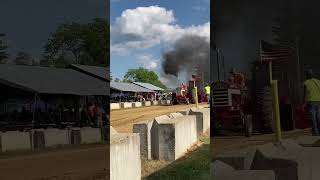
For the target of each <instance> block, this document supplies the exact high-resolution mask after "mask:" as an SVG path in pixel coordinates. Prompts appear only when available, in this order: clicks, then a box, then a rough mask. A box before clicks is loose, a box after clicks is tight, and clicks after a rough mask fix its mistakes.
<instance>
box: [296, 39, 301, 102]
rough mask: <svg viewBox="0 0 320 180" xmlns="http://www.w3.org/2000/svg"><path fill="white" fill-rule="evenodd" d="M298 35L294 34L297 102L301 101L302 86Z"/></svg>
mask: <svg viewBox="0 0 320 180" xmlns="http://www.w3.org/2000/svg"><path fill="white" fill-rule="evenodd" d="M299 44H300V37H299V36H296V56H297V57H296V58H297V64H296V68H297V69H296V71H297V81H298V83H297V86H298V87H297V91H298V92H297V93H298V104H300V103H301V88H302V85H301V67H300V52H299V51H300V46H299Z"/></svg>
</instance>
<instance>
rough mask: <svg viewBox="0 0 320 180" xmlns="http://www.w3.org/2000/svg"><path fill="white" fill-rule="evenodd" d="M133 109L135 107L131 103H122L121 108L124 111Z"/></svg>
mask: <svg viewBox="0 0 320 180" xmlns="http://www.w3.org/2000/svg"><path fill="white" fill-rule="evenodd" d="M132 107H133V105H132V103H131V102H122V103H121V108H122V109H127V108H132Z"/></svg>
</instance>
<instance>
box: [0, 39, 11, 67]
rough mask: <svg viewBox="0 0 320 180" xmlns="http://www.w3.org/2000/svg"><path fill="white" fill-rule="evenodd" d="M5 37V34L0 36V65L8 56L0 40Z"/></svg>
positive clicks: (5, 47)
mask: <svg viewBox="0 0 320 180" xmlns="http://www.w3.org/2000/svg"><path fill="white" fill-rule="evenodd" d="M3 37H5V34H0V63H3V62H4V61H5V59H7V58H8V57H9V55H8V54H7V52H6V49H7V48H8V47H7V46H6V45H5V44H4V42H3V40H2V39H1V38H3Z"/></svg>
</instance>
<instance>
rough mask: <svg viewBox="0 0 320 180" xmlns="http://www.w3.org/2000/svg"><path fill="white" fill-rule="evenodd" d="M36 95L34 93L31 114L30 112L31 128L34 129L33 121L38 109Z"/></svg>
mask: <svg viewBox="0 0 320 180" xmlns="http://www.w3.org/2000/svg"><path fill="white" fill-rule="evenodd" d="M37 97H38V95H37V93H34V103H33V112H32V123H31V125H32V128H34V124H35V119H36V111H37V108H38V103H37Z"/></svg>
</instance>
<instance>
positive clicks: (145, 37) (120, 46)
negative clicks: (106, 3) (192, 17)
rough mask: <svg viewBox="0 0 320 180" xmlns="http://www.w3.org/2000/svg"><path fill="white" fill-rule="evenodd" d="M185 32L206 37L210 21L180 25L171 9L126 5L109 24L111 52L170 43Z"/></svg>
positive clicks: (208, 32) (208, 33)
mask: <svg viewBox="0 0 320 180" xmlns="http://www.w3.org/2000/svg"><path fill="white" fill-rule="evenodd" d="M185 34H197V35H200V36H205V37H207V39H208V40H209V39H210V38H209V37H210V22H208V23H205V24H203V25H198V26H190V27H185V28H183V27H180V26H179V25H178V24H177V23H176V19H175V17H174V12H173V11H172V10H167V9H165V8H163V7H159V6H149V7H137V8H135V9H127V10H125V11H123V12H122V14H121V16H119V17H118V18H116V20H115V22H114V24H113V25H112V26H111V53H116V54H126V53H128V51H130V50H134V49H147V48H151V47H153V46H156V45H159V44H161V43H172V42H174V41H175V40H177V39H178V38H180V37H182V36H183V35H185Z"/></svg>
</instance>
